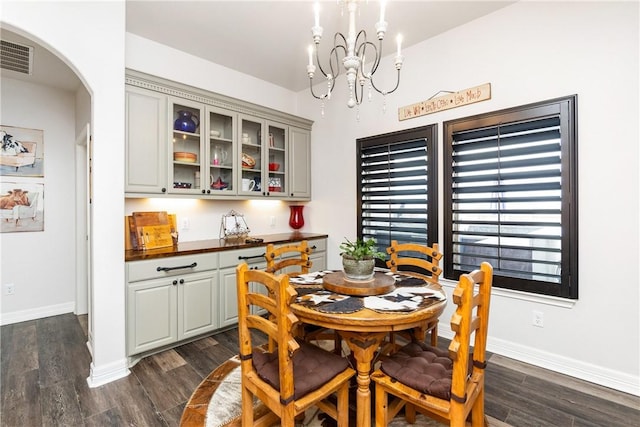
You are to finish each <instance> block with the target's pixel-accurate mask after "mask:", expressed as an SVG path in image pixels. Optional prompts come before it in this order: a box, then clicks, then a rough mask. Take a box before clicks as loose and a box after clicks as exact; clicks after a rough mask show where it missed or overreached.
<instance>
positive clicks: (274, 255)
mask: <svg viewBox="0 0 640 427" xmlns="http://www.w3.org/2000/svg"><path fill="white" fill-rule="evenodd" d="M311 252H312V248H310V247H309V244H308V242H307V241H306V240H303V241H301V242H300V243H298V244H292V245H285V246H279V247H276V246H275V245H274V244H273V243H270V244H269V245H267V249H266V251H265V253H264V257H265V258H266V260H267V269H266V271H267V272H269V273H274V274H279V273H285V274H287V275H288V276H289V277H291V276H295V275H298V274H307V273H309V270H310V268H311V266H312V265H313V263H312V262H311V261H310V260H309V255H310V254H311ZM292 267H296V268H292ZM297 336H298V337H300V338H302V339H304V340H305V341H323V340H329V341H333V348H334V352H335V353H337V354H340V353H341V351H342V344H341V340H340V335H338V334H337V333H336V332H335V331H333V330H331V329H327V328H322V327H320V326H312V325H300V326H299V328H298V331H297Z"/></svg>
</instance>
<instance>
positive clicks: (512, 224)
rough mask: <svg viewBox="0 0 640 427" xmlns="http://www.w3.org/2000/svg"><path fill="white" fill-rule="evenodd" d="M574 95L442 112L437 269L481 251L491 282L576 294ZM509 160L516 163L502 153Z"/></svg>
mask: <svg viewBox="0 0 640 427" xmlns="http://www.w3.org/2000/svg"><path fill="white" fill-rule="evenodd" d="M576 104H577V96H576V95H573V96H568V97H563V98H557V99H552V100H548V101H544V102H539V103H535V104H529V105H525V106H521V107H515V108H509V109H505V110H501V111H496V112H491V113H487V114H480V115H477V116H472V117H466V118H461V119H456V120H451V121H447V122H444V124H443V125H444V129H443V138H444V140H445V141H444V171H443V175H444V176H443V179H444V198H443V203H444V239H445V240H444V277H445V278H447V279H452V280H457V279H458V277H459V275H460V274H461V273H465V272H466V270H468V269H469V266H468V265H466V262H469V263H473V262H474V260H475V258H478V259H479V258H483V260H487V261H489V262H491V263H492V265H493V266H494V269H495V270H494V285H495V286H497V287H502V288H507V289H514V290H519V291H524V292H530V293H536V294H544V295H550V296H558V297H564V298H570V299H577V298H578V224H577V221H578V203H577V202H578V200H577V197H578V196H577V195H578V191H577V190H578V188H577V174H578V164H577V146H578V144H577V115H576ZM534 133H535V135H534ZM542 133H548V134H549V135H550V136H549V137H548V138H547V137H541V136H540V134H542ZM527 138H529V139H533V140H535V142H533V143H532V144H528V143H522V141H523V140H524V139H527ZM514 147H515V148H514ZM507 150H513V152H517V154H518V156H514V155H513V154H512V153H510V152H508V151H507ZM498 153H500V154H498ZM514 158H517V159H520V160H514ZM516 161H520V162H521V163H522V165H523V166H524V167H523V168H519V167H518V168H516V167H513V166H512V165H513V164H514V163H507V162H516ZM545 162H551V163H553V162H557V163H556V164H555V165H551V166H546V165H543V163H545ZM549 168H552V169H553V170H554V171H553V172H550V169H549ZM474 174H477V175H476V176H474ZM553 174H555V176H552V175H553ZM474 186H476V187H474ZM474 198H475V199H474ZM538 198H539V200H538ZM469 199H472V200H469ZM490 205H491V206H493V207H489V206H490ZM504 206H506V208H504ZM499 207H502V208H499ZM538 207H539V209H538ZM501 209H502V210H501ZM518 210H519V211H518ZM505 211H506V215H505ZM496 218H498V219H496ZM505 218H507V219H505ZM514 218H516V219H514ZM527 218H528V219H527ZM548 218H553V219H551V220H549V219H548ZM547 221H548V222H547ZM473 227H475V228H473ZM536 228H538V229H537V230H536ZM542 229H545V230H549V229H550V230H553V232H552V233H548V234H547V235H546V236H545V235H544V233H543V232H542V231H541V230H542ZM526 230H529V233H530V234H529V235H528V236H529V239H530V240H531V244H530V245H531V247H524V246H523V243H522V242H523V241H526V240H527V239H526V238H525V236H524V233H525V232H526ZM534 230H535V231H534ZM536 233H541V234H543V236H542V237H539V236H538V235H536ZM532 236H533V237H532ZM465 239H466V240H465ZM514 239H515V242H516V243H515V244H512V243H511V242H512V241H514ZM507 241H508V242H509V243H505V242H507ZM487 242H488V243H487ZM549 242H555V243H553V244H555V245H558V246H559V248H552V247H553V244H550V243H549ZM536 245H539V246H537V247H536ZM527 250H528V254H527ZM474 251H475V253H474ZM554 251H555V252H556V253H554ZM534 254H535V255H534ZM538 256H539V257H538ZM549 259H553V260H552V261H549ZM540 266H546V267H547V268H546V269H545V268H542V271H545V273H541V274H538V270H537V269H538V268H541V267H540ZM527 268H529V269H530V270H527ZM552 270H553V272H554V273H553V274H551V273H548V271H552Z"/></svg>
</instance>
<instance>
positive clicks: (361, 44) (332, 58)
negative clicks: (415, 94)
mask: <svg viewBox="0 0 640 427" xmlns="http://www.w3.org/2000/svg"><path fill="white" fill-rule="evenodd" d="M358 1H359V0H338V3H342V4H344V3H346V5H347V10H348V12H349V32H348V33H347V36H346V37H345V36H344V34H342V33H341V32H337V33H336V34H335V35H334V36H333V47H332V48H331V51H330V53H329V68H328V69H326V68H323V67H322V65H321V63H320V57H319V54H318V47H319V45H320V39H322V27H321V26H320V5H319V4H318V3H315V5H314V15H315V25H314V26H313V27H312V28H311V34H312V35H313V43H314V45H315V46H314V45H309V48H308V53H309V64H308V65H307V75H308V76H309V86H310V89H311V94H312V95H313V96H314V98H316V99H320V100H322V115H324V100H325V99H327V100H329V99H331V92H332V91H333V87H334V86H335V82H336V78H337V77H338V75H339V74H340V69H339V68H340V67H339V65H338V63H339V61H340V57H342V64H343V65H344V68H345V70H346V74H347V84H348V85H349V100H348V101H347V105H348V106H349V108H353V107H354V106H356V105H358V106H359V105H360V104H361V103H362V99H363V93H364V85H365V83H366V84H368V98H369V101H371V95H372V89H375V91H376V92H378V93H380V94H382V96H383V97H384V96H385V95H387V94H389V93H393V92H394V91H395V90H396V89H397V88H398V85H399V84H400V69H401V68H402V62H403V60H404V57H403V56H402V53H401V45H402V36H401V35H400V34H398V37H397V39H396V42H397V45H398V52H397V54H396V57H395V66H396V70H398V77H397V80H396V85H395V87H394V88H393V89H392V90H390V91H385V90H381V89H379V88H378V87H376V85H375V83H374V81H373V75H374V74H375V72H376V71H377V70H378V65H380V59H381V58H382V40H384V36H385V34H386V32H387V22H386V21H385V20H384V9H385V3H386V2H385V0H381V1H380V20H379V21H378V22H377V23H376V25H375V29H376V34H377V37H378V46H377V47H376V45H375V44H374V43H373V42H372V41H369V40H367V33H366V31H365V30H360V31H358V32H357V33H356V18H355V15H356V12H357V10H358ZM314 51H315V57H316V64H317V65H318V68H319V70H320V72H321V73H322V75H323V76H324V77H325V78H326V80H327V93H325V94H321V95H316V93H315V92H314V91H313V77H314V75H315V72H316V66H315V65H314V64H313V56H314ZM367 53H369V55H375V56H374V60H373V63H372V65H371V68H370V69H369V70H365V61H366V54H367ZM369 58H371V56H369ZM356 81H357V84H358V86H359V87H356ZM358 89H359V90H358ZM384 108H385V107H384V104H383V109H384Z"/></svg>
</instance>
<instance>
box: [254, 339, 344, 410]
mask: <svg viewBox="0 0 640 427" xmlns="http://www.w3.org/2000/svg"><path fill="white" fill-rule="evenodd" d="M292 361H293V384H294V385H293V387H294V395H293V396H294V399H299V398H300V397H302V396H304V395H306V394H308V393H310V392H312V391H314V390H317V389H318V388H320V387H321V386H322V385H324V384H326V383H327V382H329V380H331V379H333V378H334V377H335V376H336V375H338V374H339V373H340V372H342V371H344V370H345V369H347V368H348V367H349V362H348V361H347V359H345V358H343V357H340V356H338V355H337V354H333V353H330V352H328V351H326V350H323V349H321V348H320V347H317V346H315V345H313V344H308V343H305V342H302V343H300V348H299V349H298V350H297V351H296V352H295V353H294V354H293V359H292ZM253 366H254V367H255V369H256V372H257V373H258V376H260V378H262V379H263V380H264V381H266V382H267V383H269V385H271V386H272V387H273V388H275V389H276V390H280V376H279V374H278V368H279V362H278V352H277V351H274V352H273V353H263V352H261V351H260V350H253Z"/></svg>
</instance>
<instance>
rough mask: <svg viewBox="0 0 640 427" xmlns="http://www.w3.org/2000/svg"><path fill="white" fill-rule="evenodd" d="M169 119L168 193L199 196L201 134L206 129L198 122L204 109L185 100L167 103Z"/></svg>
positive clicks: (201, 153) (202, 158)
mask: <svg viewBox="0 0 640 427" xmlns="http://www.w3.org/2000/svg"><path fill="white" fill-rule="evenodd" d="M169 114H170V118H171V121H170V123H171V127H172V131H171V138H170V144H171V150H170V156H172V158H171V162H170V165H169V179H170V180H171V181H170V183H169V192H170V193H178V194H182V193H184V194H199V193H200V189H199V188H196V187H199V186H200V183H201V181H202V179H201V174H202V170H201V164H202V162H203V161H204V155H203V154H204V150H203V149H202V147H203V144H202V133H201V129H203V130H204V128H205V126H204V125H202V126H201V123H200V121H201V120H202V118H203V110H202V108H201V106H200V104H195V103H189V102H188V101H186V100H182V99H181V100H172V99H170V100H169Z"/></svg>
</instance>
